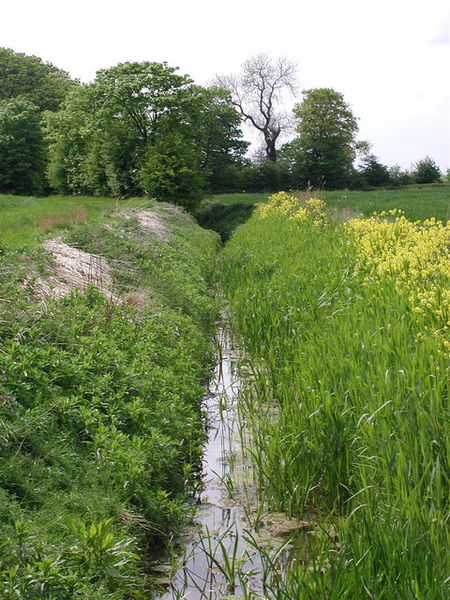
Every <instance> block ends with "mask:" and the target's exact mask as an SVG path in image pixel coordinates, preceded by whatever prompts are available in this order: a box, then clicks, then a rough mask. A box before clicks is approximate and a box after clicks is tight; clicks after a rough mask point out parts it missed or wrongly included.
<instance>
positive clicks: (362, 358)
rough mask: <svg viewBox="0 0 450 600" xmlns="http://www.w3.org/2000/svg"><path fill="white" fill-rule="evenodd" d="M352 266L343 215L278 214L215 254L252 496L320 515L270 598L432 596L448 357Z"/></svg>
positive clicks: (401, 299)
mask: <svg viewBox="0 0 450 600" xmlns="http://www.w3.org/2000/svg"><path fill="white" fill-rule="evenodd" d="M356 264H357V255H356V250H355V247H354V245H353V244H352V243H351V242H350V240H349V237H348V234H347V233H345V232H344V229H343V228H342V227H334V226H331V225H326V224H324V225H321V226H318V225H317V224H316V225H314V224H312V223H311V222H308V221H306V222H298V221H297V222H295V221H294V220H290V219H288V218H286V216H284V215H282V214H272V215H269V216H266V218H261V217H258V216H255V217H253V218H252V219H251V220H250V221H249V222H248V223H247V224H245V225H243V226H242V227H241V228H239V230H238V231H237V233H236V234H235V236H234V237H233V238H232V240H231V241H230V242H229V244H228V246H227V247H226V249H225V251H224V254H223V258H222V270H223V281H224V287H225V291H226V294H227V296H228V300H229V304H230V310H231V313H232V315H233V320H234V326H235V329H236V331H237V332H238V334H239V336H240V338H241V340H242V341H243V343H244V345H245V348H246V351H247V357H248V361H249V364H250V368H251V370H252V372H253V373H254V385H253V389H252V390H251V392H250V393H248V394H247V396H246V397H245V398H244V400H243V411H244V416H245V419H246V421H247V422H248V423H249V425H250V426H251V428H252V431H253V448H252V452H253V455H254V458H255V461H256V465H257V470H258V478H259V487H260V490H261V494H262V495H264V496H265V498H266V499H267V501H268V502H269V505H270V506H271V507H272V508H273V509H276V510H283V511H285V512H287V513H288V514H289V515H295V516H299V517H302V516H304V515H305V514H307V515H308V516H309V518H310V519H311V520H313V521H315V522H316V523H317V524H318V525H317V527H316V529H315V531H314V533H313V534H312V535H311V536H310V537H309V538H308V539H309V544H308V546H307V547H304V548H303V549H302V551H301V552H300V553H299V557H298V560H297V563H296V564H295V565H294V567H293V570H292V571H291V575H290V576H289V577H287V579H286V580H285V583H284V584H283V586H284V587H283V589H284V592H282V591H280V590H281V588H278V589H279V594H280V595H279V596H276V597H283V598H305V599H306V598H308V599H309V598H327V599H330V598H333V599H334V598H335V599H338V598H339V599H341V598H351V599H355V600H356V599H360V598H377V599H381V598H383V599H398V598H402V599H403V598H405V599H406V598H421V599H422V598H423V599H425V598H426V599H430V600H431V599H438V598H446V597H448V595H447V594H448V590H446V589H445V585H446V584H445V580H446V577H448V562H447V560H446V547H448V542H449V537H448V530H447V529H446V525H447V519H448V503H447V500H448V479H446V476H447V475H448V462H447V460H448V455H449V450H450V446H449V440H448V437H447V436H446V435H445V431H446V423H447V421H446V410H447V407H448V355H447V354H446V353H445V351H443V348H442V346H441V345H440V344H439V343H438V342H437V340H436V338H435V337H434V336H433V335H423V333H424V330H426V325H427V324H426V323H425V322H424V319H425V317H424V315H423V314H419V313H418V312H417V311H415V310H413V307H412V306H411V302H410V298H409V297H408V294H405V293H402V292H401V291H399V289H398V286H396V281H395V279H394V278H389V277H385V278H383V279H376V278H372V280H370V279H367V278H365V277H364V275H363V273H362V272H361V270H359V271H358V269H357V268H356ZM427 318H429V319H430V323H429V325H430V327H434V326H435V323H434V321H433V319H434V316H433V315H429V317H427ZM286 590H289V591H286Z"/></svg>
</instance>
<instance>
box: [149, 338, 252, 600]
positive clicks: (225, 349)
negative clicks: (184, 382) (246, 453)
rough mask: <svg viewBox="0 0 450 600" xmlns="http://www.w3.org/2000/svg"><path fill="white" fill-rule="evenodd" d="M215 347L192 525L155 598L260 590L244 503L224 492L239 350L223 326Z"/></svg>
mask: <svg viewBox="0 0 450 600" xmlns="http://www.w3.org/2000/svg"><path fill="white" fill-rule="evenodd" d="M218 341H219V350H218V357H217V361H216V365H215V371H214V376H213V378H212V381H211V383H210V387H209V393H208V394H207V396H206V399H205V404H206V406H205V409H206V410H207V414H208V416H207V419H208V440H207V443H206V446H205V449H204V456H203V477H204V488H203V491H202V493H201V496H200V499H199V509H198V511H197V514H196V527H195V529H194V532H193V533H192V532H191V533H190V534H189V535H188V536H187V538H186V539H185V540H184V542H185V552H184V555H183V557H182V560H181V566H180V567H179V568H178V570H177V571H176V572H175V574H174V576H173V578H172V583H171V584H170V586H169V589H168V590H167V592H166V593H165V594H164V595H163V596H161V600H171V599H175V598H179V599H181V598H183V599H185V600H206V599H208V600H216V599H217V600H218V599H219V598H223V597H225V596H226V597H227V598H230V597H232V596H235V595H236V596H239V595H240V594H241V593H242V591H243V590H242V586H243V585H244V586H245V587H250V588H251V589H252V590H253V591H255V592H258V591H262V583H261V561H260V556H259V553H258V552H257V551H256V550H254V549H252V548H251V547H250V546H248V544H247V543H246V542H245V540H244V538H245V535H246V532H248V530H249V526H248V523H247V522H246V520H245V512H244V507H243V505H242V504H240V503H239V502H238V501H236V500H233V499H231V498H230V493H229V492H230V486H231V485H233V484H232V481H233V476H234V473H233V472H232V471H233V466H232V465H233V462H234V461H235V459H236V456H239V455H240V453H241V443H240V437H239V430H238V425H239V424H238V418H237V405H236V403H237V398H238V395H239V391H240V387H241V379H240V376H239V372H238V360H239V356H238V354H237V352H236V350H235V349H234V348H233V346H232V344H231V340H230V336H229V334H228V332H227V331H226V330H225V329H224V328H220V329H219V331H218Z"/></svg>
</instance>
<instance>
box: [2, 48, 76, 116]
mask: <svg viewBox="0 0 450 600" xmlns="http://www.w3.org/2000/svg"><path fill="white" fill-rule="evenodd" d="M73 85H74V83H73V81H72V80H71V79H70V77H69V75H68V74H67V73H66V72H65V71H62V70H61V69H58V68H57V67H55V66H54V65H52V64H51V63H44V62H42V60H41V59H40V58H38V57H37V56H27V55H26V54H22V53H18V52H14V51H13V50H10V49H8V48H0V101H1V100H7V99H11V98H18V99H21V100H27V101H28V102H30V103H32V104H34V105H35V106H36V107H37V108H38V109H39V111H44V110H51V111H55V110H58V108H59V106H60V105H61V102H62V101H63V100H64V98H65V96H66V94H67V92H68V90H69V89H70V88H71V87H72V86H73Z"/></svg>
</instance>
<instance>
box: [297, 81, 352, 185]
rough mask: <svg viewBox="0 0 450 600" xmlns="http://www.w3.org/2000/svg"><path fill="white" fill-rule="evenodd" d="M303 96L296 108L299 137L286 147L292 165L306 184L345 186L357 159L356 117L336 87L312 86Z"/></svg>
mask: <svg viewBox="0 0 450 600" xmlns="http://www.w3.org/2000/svg"><path fill="white" fill-rule="evenodd" d="M303 96H304V98H303V101H302V102H301V103H300V104H298V105H297V106H296V107H295V108H294V114H295V116H296V117H297V119H298V125H297V133H298V137H297V138H296V139H295V140H293V141H292V142H291V143H290V144H289V146H288V148H287V154H288V156H289V159H290V162H291V168H292V169H293V171H294V173H295V174H296V177H297V179H298V180H299V181H302V182H303V184H308V183H310V184H311V185H313V186H320V185H327V186H328V187H334V188H338V187H345V186H347V185H348V184H349V182H350V179H351V173H352V166H353V161H354V158H355V149H356V139H355V136H356V132H357V131H358V125H357V121H356V118H355V117H354V115H353V113H352V110H351V108H350V106H349V105H348V104H347V103H346V102H345V101H344V97H343V95H342V94H340V93H339V92H336V91H335V90H332V89H330V88H317V89H311V90H306V91H304V92H303Z"/></svg>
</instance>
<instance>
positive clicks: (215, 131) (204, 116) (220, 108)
mask: <svg viewBox="0 0 450 600" xmlns="http://www.w3.org/2000/svg"><path fill="white" fill-rule="evenodd" d="M198 89H199V90H200V91H201V104H200V106H199V110H198V111H197V112H196V113H194V114H193V115H192V127H191V132H192V133H193V134H194V137H195V139H196V143H197V146H198V147H199V149H200V152H201V161H200V169H201V171H202V172H203V173H204V176H205V178H206V180H207V182H208V187H209V188H210V189H212V190H219V191H221V190H223V189H224V185H223V182H224V180H225V182H226V180H227V178H228V177H229V174H230V173H233V172H236V167H239V166H241V165H242V162H243V157H244V154H245V152H246V150H247V147H248V145H249V144H248V142H246V141H244V140H243V139H242V131H241V128H240V125H241V120H242V117H241V115H240V114H239V113H238V112H237V110H236V109H235V108H234V107H233V106H230V105H229V103H228V94H227V93H226V92H225V91H224V90H222V89H220V88H214V87H213V88H209V89H204V88H198ZM226 187H227V186H226V185H225V188H226Z"/></svg>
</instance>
